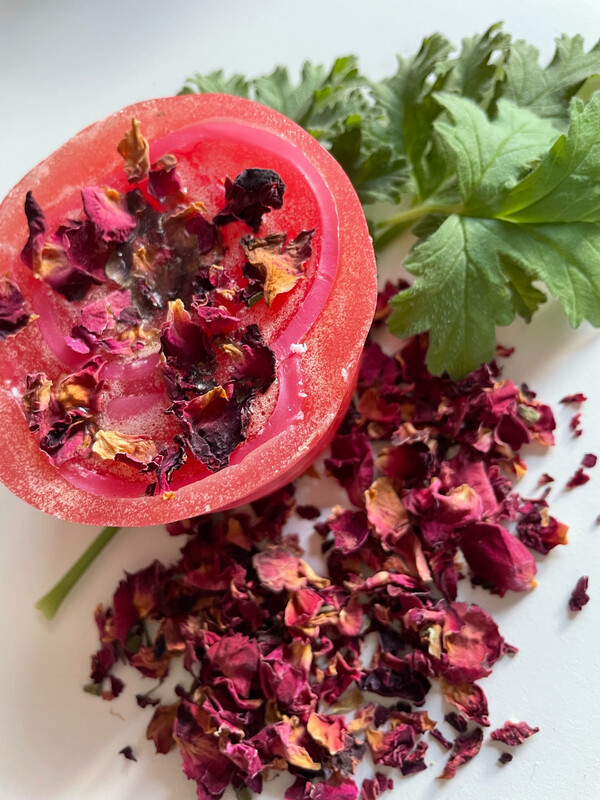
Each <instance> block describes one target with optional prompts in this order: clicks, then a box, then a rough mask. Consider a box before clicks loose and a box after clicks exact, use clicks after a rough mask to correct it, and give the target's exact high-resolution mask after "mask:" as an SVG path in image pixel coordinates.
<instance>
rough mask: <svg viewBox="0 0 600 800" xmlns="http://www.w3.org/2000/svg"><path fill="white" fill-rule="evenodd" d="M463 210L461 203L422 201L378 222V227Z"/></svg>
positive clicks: (387, 226)
mask: <svg viewBox="0 0 600 800" xmlns="http://www.w3.org/2000/svg"><path fill="white" fill-rule="evenodd" d="M461 211H463V206H462V205H461V204H460V203H459V204H457V205H436V204H435V203H421V204H420V205H416V206H413V207H412V208H407V209H406V210H405V211H401V212H400V213H399V214H395V215H394V216H393V217H390V218H389V219H384V220H383V221H382V222H378V223H377V226H376V227H377V228H389V227H391V226H392V225H398V226H399V225H406V224H407V223H409V222H415V221H416V220H418V219H421V217H426V216H428V215H429V214H443V215H444V216H449V215H450V214H456V213H460V212H461Z"/></svg>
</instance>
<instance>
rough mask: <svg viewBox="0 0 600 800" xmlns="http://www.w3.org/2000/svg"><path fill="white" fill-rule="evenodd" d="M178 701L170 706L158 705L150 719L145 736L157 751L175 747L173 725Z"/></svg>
mask: <svg viewBox="0 0 600 800" xmlns="http://www.w3.org/2000/svg"><path fill="white" fill-rule="evenodd" d="M178 708H179V703H173V704H172V705H170V706H159V707H158V708H157V709H156V710H155V712H154V715H153V717H152V719H151V720H150V724H149V725H148V730H147V732H146V738H147V739H150V740H152V741H153V742H154V745H155V747H156V752H157V753H168V752H169V750H171V749H172V748H173V747H175V739H174V738H173V726H174V725H175V719H176V717H177V710H178Z"/></svg>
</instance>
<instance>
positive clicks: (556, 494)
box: [0, 0, 600, 800]
mask: <svg viewBox="0 0 600 800" xmlns="http://www.w3.org/2000/svg"><path fill="white" fill-rule="evenodd" d="M498 19H504V20H505V21H506V27H507V29H508V30H509V31H511V32H512V33H513V34H514V35H515V36H517V37H524V38H527V39H528V40H529V41H531V42H533V43H534V44H536V45H538V46H539V47H540V48H541V50H542V52H543V53H544V54H545V55H547V56H548V55H550V53H551V50H552V39H553V37H554V36H556V35H558V34H559V33H561V32H563V31H565V32H568V33H576V32H582V33H584V34H585V36H586V41H587V44H588V45H591V44H592V43H593V42H594V41H595V40H596V39H597V38H598V37H599V35H600V7H599V6H598V4H597V2H595V1H594V2H593V1H592V0H589V1H587V2H586V0H570V2H563V1H562V0H552V1H551V0H537V1H536V0H518V1H517V0H504V1H503V2H491V1H490V0H473V1H471V0H469V2H460V0H455V2H454V3H449V2H447V0H429V1H427V0H421V2H404V0H401V1H400V2H398V1H396V2H392V0H388V1H387V2H374V0H370V1H369V2H351V0H344V1H343V2H338V0H335V2H331V0H329V1H328V0H304V2H303V3H295V2H289V1H288V0H280V2H258V1H257V0H254V2H252V0H246V1H245V2H239V1H238V0H234V1H233V2H232V1H231V0H230V2H207V0H204V2H202V1H201V0H196V2H192V1H191V0H190V2H179V1H178V0H171V2H169V3H160V2H157V0H146V2H145V3H132V2H123V0H120V1H119V2H115V0H104V1H103V2H75V0H70V1H69V0H53V2H42V1H41V0H39V1H37V2H35V1H34V0H28V2H23V0H0V112H1V113H0V120H1V124H0V152H1V153H2V156H1V166H0V196H3V195H4V194H5V193H6V192H7V191H8V190H9V189H10V187H11V186H12V185H13V184H14V183H16V181H17V180H18V179H19V178H20V177H22V175H23V174H24V173H25V172H26V171H27V170H28V169H30V168H31V167H32V166H34V165H35V163H37V162H38V161H39V160H40V159H41V158H43V157H44V156H46V155H47V154H48V153H50V152H51V151H52V150H53V149H54V148H55V147H57V146H58V145H60V144H61V143H62V142H63V141H65V140H66V139H67V138H69V137H70V136H71V135H72V134H74V133H75V132H76V131H77V130H79V129H80V128H82V127H84V126H85V125H87V124H89V123H91V122H92V121H94V120H96V119H98V118H101V117H103V116H105V115H106V114H108V113H110V112H112V111H115V110H117V109H118V108H119V107H121V106H124V105H127V104H128V103H132V102H135V101H137V100H142V99H146V98H149V97H152V96H160V95H168V94H172V93H174V92H175V91H176V90H177V89H178V88H179V87H180V86H181V85H182V83H183V81H184V79H185V78H186V77H187V76H188V75H190V74H191V73H193V72H194V71H209V70H213V69H217V68H221V67H222V68H224V69H226V70H227V71H234V70H237V71H242V72H245V73H247V74H250V75H253V74H256V73H260V72H262V71H264V70H270V69H271V68H273V67H274V66H275V65H276V64H280V63H283V64H287V65H288V66H290V67H291V68H292V69H296V68H298V66H299V65H300V63H301V62H302V61H303V60H304V59H305V58H311V59H315V60H321V61H325V62H330V61H331V60H332V59H333V58H334V57H335V56H338V55H343V54H346V53H352V52H353V53H357V54H358V55H359V56H360V57H361V60H362V65H363V70H364V71H365V72H366V73H367V74H369V75H371V76H372V77H374V78H377V77H381V76H383V75H384V74H389V73H391V71H392V70H393V68H394V56H395V54H396V53H397V52H403V53H406V54H408V53H413V52H415V51H416V49H417V48H418V45H419V42H420V40H421V38H422V37H423V36H424V35H427V34H429V33H432V32H434V31H435V30H439V31H441V32H443V33H444V34H446V35H447V36H448V37H449V38H450V39H452V40H453V41H454V42H458V40H459V39H460V37H461V36H464V35H470V34H472V33H474V32H482V31H483V29H484V28H485V27H486V26H487V25H489V24H490V23H492V22H494V21H497V20H498ZM500 338H501V341H502V342H503V343H506V344H509V343H510V344H512V343H515V344H518V348H519V351H518V354H517V355H516V356H514V357H513V359H511V362H509V365H508V366H507V369H506V374H507V375H508V376H509V377H512V378H513V379H515V380H517V381H519V380H526V381H527V382H528V383H529V384H530V385H531V386H532V387H533V388H535V389H536V390H538V391H539V394H540V397H541V398H542V399H543V400H546V401H549V402H552V403H556V402H557V401H558V399H560V397H562V396H563V395H564V394H566V393H570V392H574V391H583V392H585V393H586V394H587V395H588V396H589V398H590V399H589V401H588V403H587V404H585V405H584V407H583V427H584V430H585V433H584V435H583V436H582V437H580V438H579V439H573V438H572V437H571V435H570V432H569V430H568V421H569V418H570V415H571V413H572V410H570V409H568V408H565V407H564V406H555V409H556V413H557V420H558V424H559V430H558V446H557V448H556V449H555V451H554V452H553V453H552V454H550V455H548V456H544V457H539V456H536V457H534V458H532V459H531V460H530V464H531V470H530V474H529V475H528V476H527V477H526V479H525V480H524V481H523V482H522V491H523V493H525V494H526V493H527V488H528V487H529V489H530V490H531V489H532V487H533V486H534V485H535V482H536V480H537V477H538V476H539V474H540V473H541V472H543V471H547V472H550V473H551V474H553V475H554V476H555V477H556V478H557V482H556V484H555V486H556V488H555V489H554V490H553V492H552V495H551V497H553V498H554V503H553V506H552V509H553V511H554V513H555V514H556V515H557V516H559V518H560V519H562V520H564V521H565V522H567V523H569V524H570V527H571V534H570V544H569V545H568V547H566V548H557V550H555V551H554V552H553V553H552V554H551V555H550V556H549V557H547V558H545V559H540V563H539V576H538V577H539V587H538V588H537V590H536V591H534V592H532V593H531V594H530V595H528V596H525V597H518V598H517V597H506V598H504V600H499V599H498V598H492V597H490V596H489V595H487V594H484V593H480V594H477V595H475V597H476V598H477V600H478V601H479V602H480V603H481V604H482V605H483V606H484V608H486V609H487V610H489V611H491V612H492V613H493V615H494V616H495V618H496V620H497V621H498V622H499V624H500V627H501V630H502V632H503V634H504V635H505V637H506V638H507V640H508V641H510V642H511V643H513V644H515V645H517V646H518V647H519V648H520V649H521V652H520V653H519V654H518V655H517V656H516V657H515V658H514V659H508V658H505V659H504V660H503V661H501V662H500V663H499V664H498V665H497V667H496V669H495V670H494V674H493V675H492V676H491V677H490V678H488V679H486V680H485V681H484V682H483V683H482V686H483V688H484V689H485V691H486V693H487V695H488V699H489V702H490V711H491V721H492V726H493V727H498V726H499V725H501V724H503V722H504V721H505V720H506V719H507V718H508V717H513V718H516V719H525V720H527V721H528V722H529V723H530V724H532V725H539V726H540V728H541V732H540V733H539V734H538V735H537V736H535V737H534V738H533V739H531V740H529V741H528V742H526V743H525V744H524V745H523V747H522V748H520V750H517V751H516V752H515V759H514V761H513V762H512V763H511V764H509V765H507V766H506V767H504V768H499V767H498V766H497V765H496V758H497V756H498V749H497V748H496V747H495V746H493V745H490V744H484V746H483V748H482V752H481V754H480V755H479V756H478V757H477V759H475V760H474V761H473V762H472V763H471V764H469V765H468V766H466V767H465V768H464V769H463V770H461V772H460V773H459V775H458V776H457V778H456V779H455V780H454V781H453V782H451V783H449V784H440V783H439V782H436V781H435V780H434V777H435V775H436V774H439V771H440V765H441V764H442V763H443V756H442V754H441V752H440V749H439V748H438V746H437V744H436V743H435V742H431V744H430V748H429V755H430V758H429V760H430V761H432V762H435V766H434V767H433V768H432V769H430V770H427V771H426V772H424V773H422V774H420V775H417V776H414V777H411V778H407V779H402V778H401V777H398V779H397V781H396V789H395V791H394V793H392V794H390V795H388V796H390V797H391V798H392V800H399V798H401V797H406V796H409V795H410V797H411V798H412V799H413V800H434V799H436V800H437V798H443V800H456V799H457V798H461V799H462V800H471V799H472V800H476V799H477V800H478V799H479V798H486V800H505V799H506V798H512V800H541V798H544V800H546V799H547V798H552V800H578V799H579V798H586V800H587V799H588V798H589V799H590V800H595V798H600V755H599V750H598V732H599V730H600V700H599V699H598V683H599V680H600V666H599V665H600V636H599V634H598V627H599V626H598V623H599V620H600V528H596V525H595V519H596V516H597V515H598V513H600V498H599V497H598V490H597V487H598V485H599V482H600V465H599V466H598V467H597V468H596V470H592V471H591V474H592V480H591V481H590V483H588V484H587V485H586V486H584V487H581V488H578V489H575V490H574V491H573V492H565V491H563V490H562V489H561V487H562V486H564V483H565V481H566V479H567V478H568V477H569V476H570V475H571V474H572V473H573V472H574V470H575V469H576V468H577V466H578V465H579V463H580V460H581V457H582V455H583V454H584V453H585V452H590V451H591V452H600V377H599V374H598V364H599V363H600V339H599V334H598V333H597V332H595V331H592V330H590V329H588V328H583V329H581V330H579V331H577V332H571V331H569V329H568V327H567V325H566V323H565V322H564V320H563V318H562V316H561V314H560V311H559V310H558V309H557V307H556V306H554V305H549V306H547V307H546V308H545V309H544V310H543V311H542V312H541V313H540V315H539V317H538V319H537V320H536V322H535V323H534V325H533V326H532V327H529V328H527V327H526V326H524V325H522V326H517V327H513V328H512V329H510V330H509V331H507V332H503V333H502V335H501V337H500ZM14 457H15V458H18V457H19V455H18V453H15V456H14ZM24 468H26V465H24ZM303 499H304V498H303ZM335 500H336V497H332V502H335ZM305 501H308V498H306V499H305ZM94 533H95V531H92V530H89V529H87V528H84V527H81V526H75V525H70V524H66V523H63V522H60V521H58V520H56V519H52V518H49V517H46V516H44V515H43V514H41V513H40V512H38V511H35V510H33V509H30V508H28V507H27V506H26V505H25V504H24V503H22V502H21V501H19V500H17V499H16V498H14V497H12V496H11V495H10V494H9V493H8V492H7V491H6V490H5V489H3V487H0V570H1V572H0V713H1V717H2V733H1V734H0V800H84V798H85V800H108V798H110V800H133V798H136V800H138V798H144V800H175V799H177V800H186V798H190V800H191V798H193V797H195V786H194V784H193V783H190V782H188V781H186V779H185V777H184V776H183V775H182V774H181V773H180V770H179V764H178V757H177V755H175V754H171V755H170V756H168V757H164V756H155V755H153V754H152V751H153V746H152V745H151V743H148V742H146V741H145V738H144V735H145V726H146V724H147V720H148V717H149V714H150V713H151V709H147V710H146V711H142V710H141V709H139V708H138V707H137V706H136V705H135V701H134V699H133V695H134V693H135V691H137V690H138V689H135V690H134V683H133V680H132V677H133V676H132V675H126V676H125V677H126V680H128V686H127V689H126V691H125V693H124V695H123V696H122V697H121V698H119V699H118V700H117V701H115V702H114V703H112V704H109V703H104V702H103V701H101V700H99V699H97V698H94V697H90V696H88V695H86V694H84V693H83V692H82V690H81V687H82V685H83V684H84V683H85V682H86V681H87V671H88V666H89V654H90V653H91V652H92V651H93V650H94V649H95V646H96V633H95V626H94V624H93V621H92V616H91V615H92V611H93V609H94V607H95V605H96V604H97V603H98V602H101V601H102V602H108V601H109V600H110V597H111V594H112V591H113V590H114V588H115V586H116V584H117V582H118V580H119V577H120V575H121V572H122V570H123V569H128V570H130V571H131V570H134V569H136V568H139V567H142V566H145V565H146V564H147V563H149V562H150V561H151V560H152V559H153V558H154V557H159V558H161V557H162V558H165V559H168V558H170V557H171V556H173V555H175V553H176V551H177V549H178V547H179V545H180V544H181V543H182V542H180V541H178V540H170V539H169V538H168V537H167V536H166V535H165V533H164V531H163V530H162V529H161V528H154V529H152V528H147V529H138V530H128V531H125V532H122V533H120V534H119V536H118V537H117V538H116V539H115V540H114V541H113V542H112V543H111V545H110V546H109V548H108V550H107V551H106V552H105V553H104V554H103V556H102V557H101V560H100V561H99V562H98V563H97V564H96V565H95V567H94V568H93V570H92V571H91V573H90V574H89V575H87V576H86V577H85V579H84V580H83V582H82V584H81V585H80V586H79V587H77V589H76V590H75V591H74V592H73V593H72V595H71V597H70V598H69V600H68V602H67V603H66V604H65V606H64V608H63V609H62V611H61V613H60V614H59V616H58V618H57V619H56V620H55V621H54V622H52V623H47V622H46V621H45V620H44V619H43V618H42V617H41V615H39V614H38V613H36V612H35V611H34V608H33V603H34V601H35V600H36V599H37V597H38V596H39V595H40V594H42V593H43V592H44V591H45V590H46V589H47V588H49V586H50V585H51V584H52V583H53V582H54V580H55V579H56V578H57V577H58V576H59V575H60V574H62V572H63V571H64V569H65V568H66V567H67V566H69V565H70V564H71V562H72V560H73V559H74V558H75V557H76V556H77V555H79V553H80V551H81V550H82V549H83V548H84V547H85V546H86V545H87V543H88V542H89V541H90V540H91V538H92V537H93V534H94ZM558 550H560V552H557V551H558ZM583 573H586V574H589V575H590V594H591V598H592V599H591V602H590V604H589V605H588V606H587V607H586V608H585V609H584V610H583V611H582V612H581V614H580V615H578V616H577V617H576V618H570V617H569V614H568V612H567V611H566V603H567V600H568V597H569V594H570V591H571V589H572V588H573V586H574V584H575V582H576V580H577V578H578V577H579V576H580V575H581V574H583ZM463 591H464V590H463ZM432 694H433V692H432ZM430 707H431V715H432V716H433V717H434V718H436V712H437V718H438V719H439V718H440V717H439V714H440V710H439V709H438V708H436V705H435V701H433V702H432V704H431V705H430ZM442 729H444V730H445V732H446V733H447V734H448V735H450V733H451V732H450V731H449V730H446V729H445V728H444V726H442ZM128 744H129V745H132V746H133V748H134V750H135V751H136V753H137V755H138V758H139V762H138V763H137V764H135V763H133V762H128V761H125V760H124V759H123V758H122V756H119V755H117V752H118V750H120V749H121V748H122V747H123V746H125V745H128ZM282 786H283V784H282V783H278V784H275V786H274V787H272V788H271V790H270V793H269V794H268V797H270V798H275V797H281V796H282V794H283V790H282ZM232 796H233V795H232ZM228 797H229V796H228Z"/></svg>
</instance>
